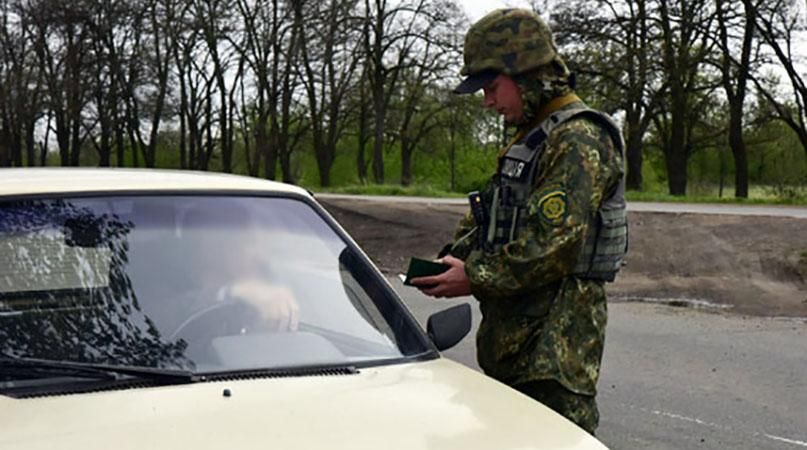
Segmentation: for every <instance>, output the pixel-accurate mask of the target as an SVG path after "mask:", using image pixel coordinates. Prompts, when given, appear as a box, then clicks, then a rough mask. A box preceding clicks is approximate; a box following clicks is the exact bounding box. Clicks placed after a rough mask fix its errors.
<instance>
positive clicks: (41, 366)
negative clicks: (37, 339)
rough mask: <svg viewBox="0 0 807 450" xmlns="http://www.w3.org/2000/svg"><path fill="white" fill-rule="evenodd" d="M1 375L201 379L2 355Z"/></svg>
mask: <svg viewBox="0 0 807 450" xmlns="http://www.w3.org/2000/svg"><path fill="white" fill-rule="evenodd" d="M0 373H2V374H9V375H14V374H18V373H24V374H37V375H47V376H53V375H62V376H72V377H79V378H94V379H100V380H122V379H127V378H131V377H134V378H138V379H146V380H152V381H156V382H159V383H161V384H183V383H193V382H195V381H198V380H199V379H200V377H198V376H196V375H194V374H193V373H192V372H188V371H184V370H171V369H158V368H151V367H133V366H115V365H109V364H95V363H80V362H73V361H58V360H50V359H38V358H16V357H9V356H0Z"/></svg>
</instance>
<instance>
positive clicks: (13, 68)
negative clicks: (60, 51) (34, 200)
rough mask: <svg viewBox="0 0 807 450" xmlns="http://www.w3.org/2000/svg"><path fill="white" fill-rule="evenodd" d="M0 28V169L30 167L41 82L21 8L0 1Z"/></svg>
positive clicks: (30, 30)
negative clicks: (12, 166) (2, 167)
mask: <svg viewBox="0 0 807 450" xmlns="http://www.w3.org/2000/svg"><path fill="white" fill-rule="evenodd" d="M0 27H2V28H1V29H0V166H8V165H15V166H22V165H24V164H27V165H29V166H32V165H35V164H36V162H37V159H36V157H35V154H34V152H35V139H36V137H35V127H36V122H37V121H38V120H39V118H40V117H41V116H42V110H41V109H42V105H41V102H42V95H43V80H42V72H41V70H39V69H40V67H39V65H38V64H37V61H36V54H35V53H34V51H33V45H32V44H33V41H34V35H33V30H32V27H31V24H30V18H29V16H28V14H26V12H25V10H24V5H23V4H22V3H20V2H13V3H9V2H8V1H7V0H2V1H0ZM23 149H24V150H25V151H23ZM23 155H24V156H25V161H23Z"/></svg>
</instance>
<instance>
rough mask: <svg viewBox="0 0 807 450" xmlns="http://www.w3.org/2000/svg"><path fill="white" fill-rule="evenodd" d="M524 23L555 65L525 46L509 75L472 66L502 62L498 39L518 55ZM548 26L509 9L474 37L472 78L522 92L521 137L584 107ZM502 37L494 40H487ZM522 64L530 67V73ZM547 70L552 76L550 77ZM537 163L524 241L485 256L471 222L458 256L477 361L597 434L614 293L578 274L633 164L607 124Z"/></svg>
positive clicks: (575, 130) (578, 127)
mask: <svg viewBox="0 0 807 450" xmlns="http://www.w3.org/2000/svg"><path fill="white" fill-rule="evenodd" d="M536 20H537V21H538V22H536ZM480 24H481V25H480ZM524 24H526V26H527V28H528V29H529V32H528V33H527V35H528V36H534V35H536V34H537V35H539V36H543V38H542V39H538V40H539V41H541V42H537V43H535V44H534V45H535V46H536V47H541V45H543V47H541V48H543V49H544V51H545V52H546V53H549V54H550V57H547V58H539V59H540V61H538V62H540V64H536V63H535V61H530V60H529V58H528V56H529V53H526V54H525V53H524V52H523V50H518V49H517V48H516V49H513V50H512V52H511V54H513V55H515V56H512V57H511V58H508V57H505V58H503V59H504V62H505V66H504V67H502V66H501V65H500V66H495V64H494V63H495V58H489V59H487V60H485V59H482V61H483V63H476V62H475V60H473V58H471V59H472V61H471V62H472V64H469V55H474V54H477V55H478V54H489V53H494V54H498V53H496V52H497V51H498V50H491V49H487V51H486V49H485V45H495V43H497V42H498V43H499V44H500V47H499V48H501V47H502V46H503V47H504V48H507V46H508V45H509V44H508V43H509V42H511V41H512V40H513V39H520V38H522V37H523V36H521V35H520V34H519V28H520V27H524ZM542 24H543V22H541V21H540V19H538V18H537V16H534V15H532V14H531V13H528V12H524V11H521V10H500V11H496V12H494V13H491V14H489V15H488V16H486V17H485V18H483V19H481V20H480V21H479V22H477V24H475V25H474V27H472V29H471V30H470V31H469V33H468V36H467V37H466V47H465V54H466V69H467V70H464V73H466V74H473V73H474V71H475V70H485V69H496V70H499V71H500V72H504V73H507V72H508V70H509V71H510V73H508V75H511V76H512V77H513V79H514V80H515V81H516V82H517V83H518V84H519V85H520V86H521V87H522V98H523V99H524V102H525V111H524V112H525V116H526V117H525V120H524V121H523V123H521V124H519V125H518V128H519V131H521V132H522V134H524V133H523V132H526V131H529V130H530V129H531V128H532V126H531V125H532V124H536V122H539V121H540V119H541V118H543V117H545V116H546V115H547V114H548V113H551V112H553V109H554V108H555V106H553V105H557V104H558V103H559V102H558V100H557V99H565V100H566V101H565V102H560V104H561V105H563V104H564V103H565V105H564V106H561V108H559V109H561V110H562V109H572V108H580V107H582V106H584V105H583V104H582V102H580V101H579V99H578V98H577V97H576V96H574V95H573V94H572V93H571V88H570V86H568V84H567V83H566V82H565V81H566V80H567V79H568V70H567V69H566V67H565V64H563V62H562V60H560V59H559V57H558V56H557V55H556V54H555V52H554V44H553V43H552V41H551V35H550V34H548V33H549V31H548V28H546V32H545V33H544V29H545V25H542ZM486 27H487V28H486ZM480 29H481V30H482V31H481V32H480ZM491 29H493V36H492V37H491V36H490V35H487V36H486V35H485V34H484V33H486V32H489V31H490V30H491ZM547 36H549V37H548V38H547ZM531 39H532V38H531ZM491 42H493V43H494V44H491ZM547 42H548V44H547ZM469 44H470V47H469ZM480 47H481V48H480ZM522 48H523V44H522ZM508 51H509V50H508ZM485 61H487V62H485ZM509 63H512V64H510V65H508V64H509ZM474 64H476V65H474ZM491 64H493V66H492V67H491ZM519 64H522V65H524V66H526V67H528V68H529V70H527V71H526V72H522V71H521V70H519V67H518V65H519ZM547 64H550V66H551V67H552V68H553V70H547V69H546V68H547V67H548V66H547ZM508 68H509V69H508ZM536 81H537V83H536ZM536 84H537V85H538V87H537V88H536V87H535V85H536ZM536 119H539V120H536ZM518 142H519V140H516V142H514V144H515V143H518ZM505 150H506V149H505ZM537 164H538V165H537V172H536V176H535V179H534V180H535V183H534V187H533V189H532V191H531V192H530V193H529V196H528V198H527V201H526V205H527V208H526V211H525V214H526V215H525V217H524V220H523V225H522V226H520V227H519V230H518V233H517V235H516V236H515V238H514V239H513V240H510V241H509V242H507V243H506V244H504V245H502V246H499V247H498V248H496V249H493V250H491V249H481V248H479V246H478V245H477V242H478V240H477V238H476V230H477V228H475V223H474V220H473V218H472V216H471V215H470V214H469V215H468V216H466V218H464V219H463V220H462V221H461V222H460V225H459V227H458V229H457V231H456V234H455V241H454V244H453V246H452V247H451V250H450V253H451V254H452V255H454V256H456V257H458V258H460V259H463V260H465V271H466V274H467V276H468V278H469V280H470V283H471V291H472V294H473V295H474V297H476V299H477V300H479V305H480V309H481V311H482V316H483V318H482V323H481V325H480V327H479V331H478V334H477V358H478V360H479V365H480V366H481V367H482V369H483V370H484V371H485V373H486V374H488V375H490V376H491V377H493V378H496V379H498V380H500V381H502V382H504V383H506V384H508V385H510V386H513V387H514V388H516V389H518V390H520V391H522V392H523V393H525V394H527V395H529V396H531V397H533V398H535V399H536V400H538V401H540V402H542V403H544V404H546V405H547V406H549V407H551V408H553V409H555V410H556V411H558V412H559V413H561V414H563V415H564V416H566V417H567V418H569V419H570V420H572V421H573V422H575V423H577V424H578V425H580V426H581V427H582V428H584V429H585V430H587V431H589V432H590V433H592V434H593V432H594V430H595V429H596V427H597V424H598V421H599V414H598V411H597V406H596V402H595V400H594V398H595V395H596V392H597V391H596V384H597V379H598V376H599V369H600V361H601V358H602V353H603V345H604V339H605V325H606V320H607V311H606V296H605V289H604V286H603V285H604V282H603V281H601V280H594V279H585V278H583V277H580V276H575V275H573V273H574V269H575V265H576V264H577V262H578V256H579V255H580V254H581V249H582V247H583V245H584V243H585V238H586V236H587V232H588V231H589V228H590V227H591V226H592V225H591V217H593V216H594V215H595V213H596V212H597V210H598V208H600V205H601V202H602V201H603V198H604V197H605V196H606V195H607V194H608V193H609V192H611V191H612V190H613V189H614V188H615V186H616V185H617V184H619V182H620V180H621V179H622V178H623V177H624V170H623V163H622V157H621V155H620V152H619V151H618V150H617V148H616V147H615V145H614V142H613V140H612V137H611V135H610V134H609V132H608V131H606V129H605V128H604V127H603V126H601V125H600V124H599V123H596V122H595V121H592V120H590V119H588V118H573V119H570V120H568V121H566V122H564V123H562V124H560V125H558V126H557V127H556V128H555V129H554V130H553V131H552V132H551V133H550V135H549V136H548V138H547V139H546V141H545V145H544V147H543V149H542V151H541V153H540V154H539V156H538V162H537ZM495 178H496V177H494V178H493V179H492V180H491V185H492V184H493V183H494V182H495ZM489 190H490V185H489V187H488V189H487V191H489Z"/></svg>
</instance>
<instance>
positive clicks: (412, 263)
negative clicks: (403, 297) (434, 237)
mask: <svg viewBox="0 0 807 450" xmlns="http://www.w3.org/2000/svg"><path fill="white" fill-rule="evenodd" d="M450 267H451V266H449V265H446V264H442V263H438V262H434V261H429V260H428V259H420V258H414V257H413V258H412V259H410V260H409V269H408V270H407V271H406V279H404V282H403V284H405V285H407V286H412V284H411V283H410V282H409V281H410V280H412V278H418V277H427V276H430V275H439V274H441V273H443V272H445V271H446V270H448V269H449V268H450Z"/></svg>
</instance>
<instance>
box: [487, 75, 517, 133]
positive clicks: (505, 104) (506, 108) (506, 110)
mask: <svg viewBox="0 0 807 450" xmlns="http://www.w3.org/2000/svg"><path fill="white" fill-rule="evenodd" d="M484 91H485V108H490V109H495V110H496V112H497V113H499V114H501V115H502V116H504V120H505V122H508V123H518V122H520V121H521V118H522V116H523V115H524V102H523V100H522V99H521V89H519V87H518V85H517V84H516V82H515V81H513V79H512V78H510V77H509V76H507V75H505V74H499V76H498V77H496V78H494V79H493V81H491V82H490V83H488V85H487V86H485V87H484Z"/></svg>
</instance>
